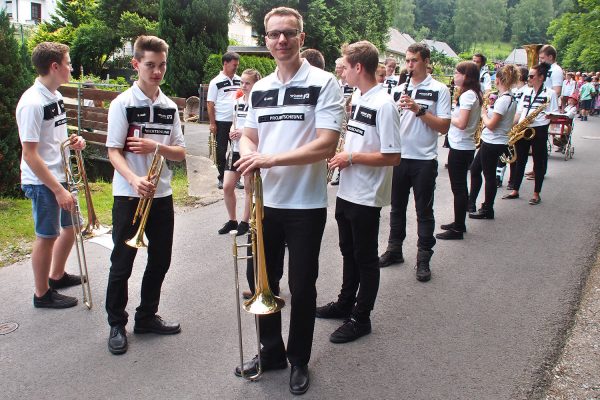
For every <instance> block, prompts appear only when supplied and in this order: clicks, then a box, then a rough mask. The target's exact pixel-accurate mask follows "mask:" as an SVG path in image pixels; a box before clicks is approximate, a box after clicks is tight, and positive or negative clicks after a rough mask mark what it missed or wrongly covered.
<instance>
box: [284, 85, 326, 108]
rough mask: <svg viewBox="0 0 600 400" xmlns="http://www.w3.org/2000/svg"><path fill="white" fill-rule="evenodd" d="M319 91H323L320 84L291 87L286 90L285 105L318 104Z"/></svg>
mask: <svg viewBox="0 0 600 400" xmlns="http://www.w3.org/2000/svg"><path fill="white" fill-rule="evenodd" d="M319 93H321V87H320V86H309V87H290V88H288V89H286V91H285V95H284V97H283V105H284V106H289V105H307V106H316V105H317V100H318V99H319Z"/></svg>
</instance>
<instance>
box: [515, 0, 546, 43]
mask: <svg viewBox="0 0 600 400" xmlns="http://www.w3.org/2000/svg"><path fill="white" fill-rule="evenodd" d="M510 15H511V18H510V19H511V21H512V42H513V44H515V45H519V46H520V45H523V44H527V43H547V39H548V37H547V35H546V31H547V29H548V26H549V25H550V21H552V18H554V5H553V3H552V0H521V1H520V2H519V3H518V4H517V5H516V6H515V8H514V9H513V10H512V11H511V13H510Z"/></svg>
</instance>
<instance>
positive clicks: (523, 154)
mask: <svg viewBox="0 0 600 400" xmlns="http://www.w3.org/2000/svg"><path fill="white" fill-rule="evenodd" d="M548 127H549V125H542V126H536V127H535V128H534V129H535V137H534V138H533V139H531V141H528V140H525V139H521V140H519V141H518V142H517V143H515V148H516V149H517V161H516V163H517V166H516V168H515V179H514V187H515V190H519V189H520V188H521V183H522V182H523V176H524V175H525V168H526V166H527V161H528V158H529V146H531V155H532V156H533V172H534V174H535V187H534V189H533V191H534V192H536V193H540V192H541V191H542V184H543V183H544V175H546V168H547V167H548V148H547V147H546V146H547V142H548Z"/></svg>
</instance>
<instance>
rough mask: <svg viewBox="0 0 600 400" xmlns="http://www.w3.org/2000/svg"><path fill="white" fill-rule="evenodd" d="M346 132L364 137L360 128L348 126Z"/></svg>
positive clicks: (363, 131) (363, 132)
mask: <svg viewBox="0 0 600 400" xmlns="http://www.w3.org/2000/svg"><path fill="white" fill-rule="evenodd" d="M348 132H354V133H357V134H359V135H360V136H364V135H365V130H364V129H360V128H357V127H356V126H352V125H348Z"/></svg>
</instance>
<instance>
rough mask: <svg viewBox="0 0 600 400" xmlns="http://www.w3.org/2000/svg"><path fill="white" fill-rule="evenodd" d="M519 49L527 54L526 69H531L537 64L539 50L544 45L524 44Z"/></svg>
mask: <svg viewBox="0 0 600 400" xmlns="http://www.w3.org/2000/svg"><path fill="white" fill-rule="evenodd" d="M521 47H523V48H524V49H525V53H526V54H527V68H529V69H531V67H533V66H534V65H535V64H537V63H538V59H539V54H540V49H541V48H542V47H544V45H543V44H526V45H523V46H521Z"/></svg>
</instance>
